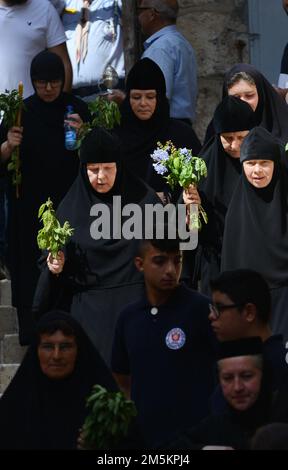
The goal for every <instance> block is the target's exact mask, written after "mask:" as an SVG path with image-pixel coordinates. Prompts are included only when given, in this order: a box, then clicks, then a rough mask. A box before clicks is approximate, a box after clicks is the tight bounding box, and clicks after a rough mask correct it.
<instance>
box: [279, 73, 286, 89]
mask: <svg viewBox="0 0 288 470" xmlns="http://www.w3.org/2000/svg"><path fill="white" fill-rule="evenodd" d="M278 86H279V88H288V75H287V74H286V73H280V75H279V80H278Z"/></svg>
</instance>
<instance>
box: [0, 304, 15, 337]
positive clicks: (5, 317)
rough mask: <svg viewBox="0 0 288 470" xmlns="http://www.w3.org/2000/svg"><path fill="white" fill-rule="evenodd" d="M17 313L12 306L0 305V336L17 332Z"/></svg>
mask: <svg viewBox="0 0 288 470" xmlns="http://www.w3.org/2000/svg"><path fill="white" fill-rule="evenodd" d="M17 331H18V324H17V315H16V309H15V308H14V307H7V306H4V305H0V338H3V336H4V335H5V334H11V333H17Z"/></svg>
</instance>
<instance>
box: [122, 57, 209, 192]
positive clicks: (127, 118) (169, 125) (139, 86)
mask: <svg viewBox="0 0 288 470" xmlns="http://www.w3.org/2000/svg"><path fill="white" fill-rule="evenodd" d="M126 91H127V95H126V98H125V100H124V102H123V103H122V105H121V107H120V111H121V124H120V126H119V127H118V128H116V129H115V131H116V133H117V134H118V135H119V137H120V139H121V141H122V145H123V154H124V158H125V163H126V165H127V167H128V168H129V169H130V170H131V171H133V172H134V173H135V174H136V175H138V176H139V177H141V178H143V179H144V181H146V182H147V183H148V184H149V185H150V186H151V187H152V188H153V189H155V191H157V192H159V193H162V194H163V193H164V194H165V197H166V198H167V194H168V193H169V191H171V190H170V188H169V186H168V185H167V183H166V182H165V180H164V178H163V177H162V176H161V175H158V174H157V173H156V171H155V170H154V168H153V160H152V159H151V156H150V155H151V154H152V153H153V151H154V150H156V148H157V144H158V142H161V143H162V144H165V143H166V142H167V141H168V140H171V141H172V142H173V144H174V146H175V147H177V148H178V147H187V148H189V149H192V152H193V154H194V155H197V154H198V152H199V151H200V148H201V144H200V142H199V140H198V138H197V136H196V134H195V132H194V131H193V129H192V128H191V126H189V125H188V124H186V123H183V122H181V121H179V119H172V118H170V115H169V101H168V99H167V97H166V83H165V78H164V75H163V72H162V70H161V68H160V67H159V66H158V65H157V64H156V63H155V62H154V61H153V60H151V59H149V58H144V59H141V60H139V61H138V62H136V64H135V65H134V67H133V68H132V69H131V70H130V72H129V74H128V77H127V82H126ZM164 194H163V196H164ZM178 195H179V194H178ZM176 199H177V198H176Z"/></svg>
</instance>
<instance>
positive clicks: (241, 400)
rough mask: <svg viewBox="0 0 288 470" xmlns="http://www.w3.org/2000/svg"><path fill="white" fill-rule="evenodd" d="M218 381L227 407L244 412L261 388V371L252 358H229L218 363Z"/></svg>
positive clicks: (252, 403) (255, 398)
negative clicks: (227, 404)
mask: <svg viewBox="0 0 288 470" xmlns="http://www.w3.org/2000/svg"><path fill="white" fill-rule="evenodd" d="M218 367H219V381H220V385H221V388H222V392H223V395H224V397H225V398H226V400H227V401H228V403H229V405H230V406H231V407H232V408H234V409H235V410H237V411H245V410H248V409H249V408H251V406H253V405H254V403H255V402H256V400H257V398H258V396H259V393H260V387H261V380H262V371H261V370H260V369H259V368H258V367H256V363H255V358H253V356H239V357H229V358H226V359H222V360H220V361H218Z"/></svg>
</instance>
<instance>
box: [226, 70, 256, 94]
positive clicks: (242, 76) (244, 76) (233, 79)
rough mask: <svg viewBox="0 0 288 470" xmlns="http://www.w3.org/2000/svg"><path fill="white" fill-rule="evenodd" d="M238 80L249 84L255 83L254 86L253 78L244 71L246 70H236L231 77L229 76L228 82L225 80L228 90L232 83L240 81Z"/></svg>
mask: <svg viewBox="0 0 288 470" xmlns="http://www.w3.org/2000/svg"><path fill="white" fill-rule="evenodd" d="M240 80H244V81H245V82H248V83H250V85H255V86H256V83H255V80H254V78H253V77H251V75H249V74H248V73H246V72H237V73H235V75H233V77H231V78H230V79H229V80H228V82H227V88H228V90H229V89H230V88H231V87H232V86H233V85H235V83H238V82H240Z"/></svg>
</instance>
